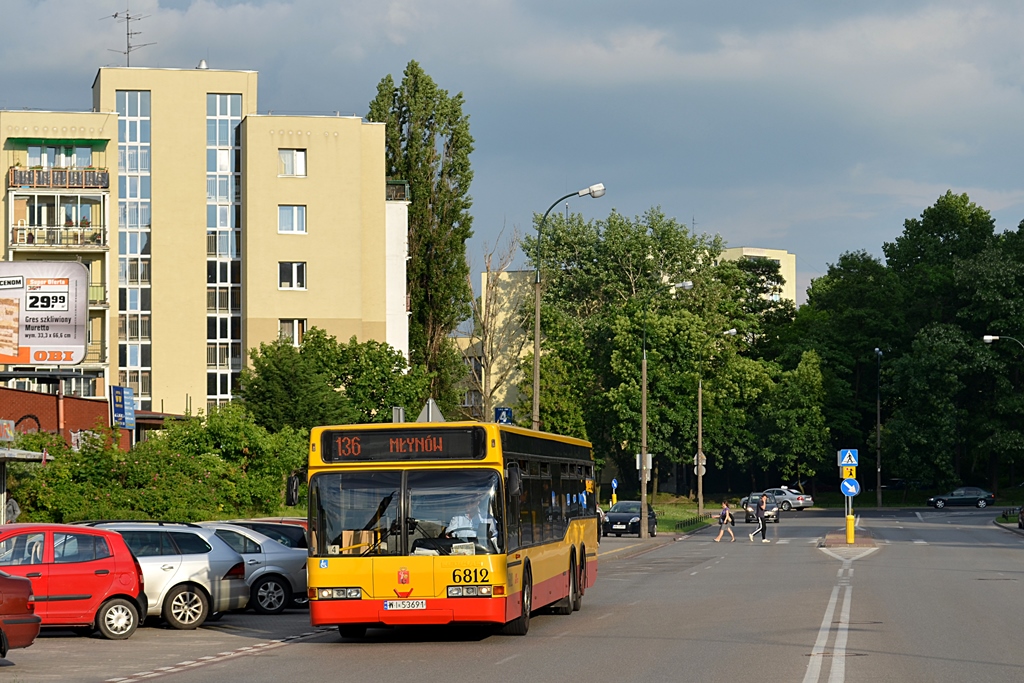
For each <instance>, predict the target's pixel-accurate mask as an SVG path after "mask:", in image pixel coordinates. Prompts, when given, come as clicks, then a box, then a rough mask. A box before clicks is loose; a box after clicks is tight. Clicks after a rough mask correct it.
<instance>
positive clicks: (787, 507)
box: [782, 500, 793, 512]
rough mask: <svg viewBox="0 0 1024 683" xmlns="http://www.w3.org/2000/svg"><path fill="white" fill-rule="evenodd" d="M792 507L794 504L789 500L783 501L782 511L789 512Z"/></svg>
mask: <svg viewBox="0 0 1024 683" xmlns="http://www.w3.org/2000/svg"><path fill="white" fill-rule="evenodd" d="M792 507H793V506H792V505H790V504H789V501H788V500H784V501H782V511H783V512H789V511H790V509H791V508H792Z"/></svg>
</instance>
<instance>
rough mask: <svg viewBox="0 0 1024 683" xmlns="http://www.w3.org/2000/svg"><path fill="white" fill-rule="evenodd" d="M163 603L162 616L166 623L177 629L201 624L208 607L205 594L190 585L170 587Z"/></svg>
mask: <svg viewBox="0 0 1024 683" xmlns="http://www.w3.org/2000/svg"><path fill="white" fill-rule="evenodd" d="M164 604H165V605H166V607H165V609H164V618H165V619H167V623H168V624H170V625H171V626H173V627H174V628H176V629H179V630H189V629H194V628H197V627H199V626H202V624H203V622H204V621H206V615H207V614H208V613H209V609H210V608H209V604H208V603H207V601H206V596H205V595H203V593H202V592H201V591H199V590H198V589H196V588H194V587H192V586H176V587H175V588H172V589H171V592H170V593H168V594H167V600H166V601H165V603H164Z"/></svg>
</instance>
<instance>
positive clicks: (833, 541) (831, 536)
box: [818, 529, 876, 548]
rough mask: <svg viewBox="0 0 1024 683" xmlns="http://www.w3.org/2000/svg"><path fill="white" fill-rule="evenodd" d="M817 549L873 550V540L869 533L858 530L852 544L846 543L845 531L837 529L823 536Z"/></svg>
mask: <svg viewBox="0 0 1024 683" xmlns="http://www.w3.org/2000/svg"><path fill="white" fill-rule="evenodd" d="M818 547H819V548H874V547H876V546H875V539H874V537H873V536H872V535H871V532H870V531H864V530H862V529H858V530H857V533H856V534H855V535H854V537H853V543H847V542H846V530H845V529H837V530H836V531H829V532H828V533H826V534H825V538H824V540H822V542H821V543H820V544H818Z"/></svg>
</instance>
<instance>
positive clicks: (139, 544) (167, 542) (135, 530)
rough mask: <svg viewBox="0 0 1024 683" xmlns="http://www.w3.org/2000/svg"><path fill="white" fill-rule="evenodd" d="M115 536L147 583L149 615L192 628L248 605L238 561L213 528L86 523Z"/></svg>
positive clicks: (135, 523)
mask: <svg viewBox="0 0 1024 683" xmlns="http://www.w3.org/2000/svg"><path fill="white" fill-rule="evenodd" d="M90 524H91V525H92V526H98V527H102V528H104V529H111V530H113V531H116V532H118V533H120V534H121V535H122V536H123V537H124V540H125V542H126V543H128V547H129V548H131V549H132V552H133V553H135V557H137V558H138V560H139V564H140V565H141V566H142V574H143V576H144V577H145V579H146V596H147V597H148V598H149V614H150V615H157V614H159V615H161V616H162V617H163V618H164V619H165V620H166V621H167V623H168V624H170V625H171V626H173V627H174V628H177V629H194V628H197V627H199V626H201V625H202V624H203V622H204V621H206V618H207V617H208V616H209V615H210V614H211V613H213V612H226V611H228V610H233V609H241V608H243V607H245V605H246V603H248V602H249V586H248V585H247V584H246V582H245V564H244V562H243V561H242V556H241V555H239V554H238V553H236V552H235V551H234V550H232V549H231V547H230V546H229V545H228V544H227V543H225V542H224V541H223V540H221V539H220V538H219V537H218V536H217V534H216V533H215V532H214V530H213V529H204V528H203V527H200V526H196V525H195V524H174V523H168V522H91V523H90Z"/></svg>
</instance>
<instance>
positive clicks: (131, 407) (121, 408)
mask: <svg viewBox="0 0 1024 683" xmlns="http://www.w3.org/2000/svg"><path fill="white" fill-rule="evenodd" d="M110 424H111V426H114V427H120V428H121V429H135V392H134V391H133V390H132V388H131V387H115V386H112V387H110Z"/></svg>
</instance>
